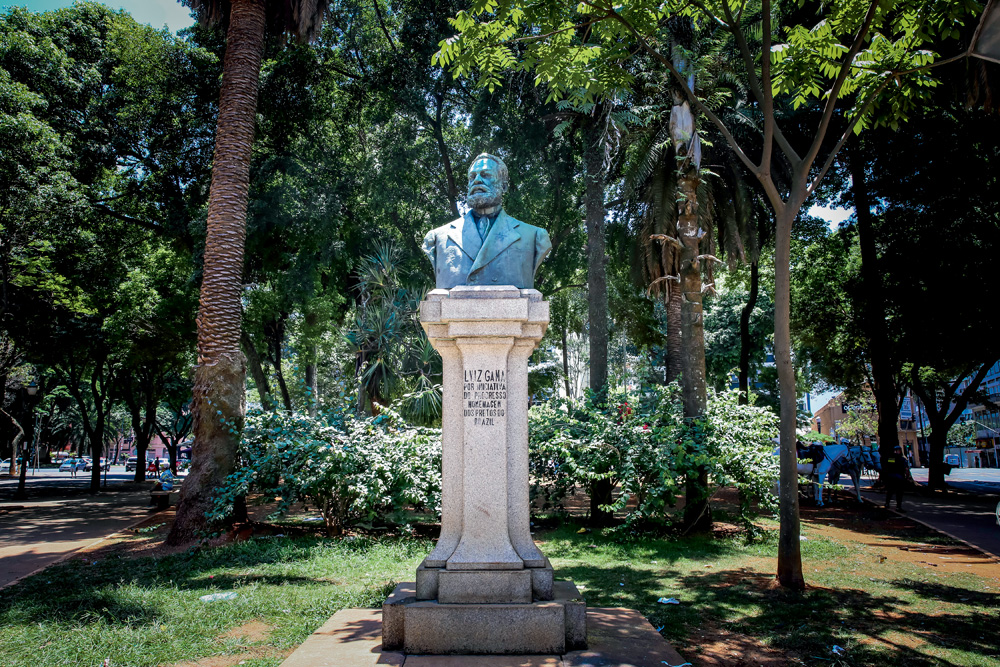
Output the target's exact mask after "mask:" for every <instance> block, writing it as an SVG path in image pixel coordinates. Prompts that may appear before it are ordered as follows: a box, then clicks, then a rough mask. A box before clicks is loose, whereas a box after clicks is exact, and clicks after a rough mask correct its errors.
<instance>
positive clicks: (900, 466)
mask: <svg viewBox="0 0 1000 667" xmlns="http://www.w3.org/2000/svg"><path fill="white" fill-rule="evenodd" d="M882 472H883V474H884V475H885V508H886V509H889V503H890V502H892V497H893V496H896V509H897V510H898V511H900V512H903V511H905V510H904V509H903V491H904V490H905V489H906V484H907V482H909V481H910V479H911V478H910V467H909V466H908V465H907V462H906V457H905V456H903V448H902V447H900V446H899V445H896V446H895V447H894V448H893V450H892V455H891V456H887V457H885V460H884V461H883V462H882Z"/></svg>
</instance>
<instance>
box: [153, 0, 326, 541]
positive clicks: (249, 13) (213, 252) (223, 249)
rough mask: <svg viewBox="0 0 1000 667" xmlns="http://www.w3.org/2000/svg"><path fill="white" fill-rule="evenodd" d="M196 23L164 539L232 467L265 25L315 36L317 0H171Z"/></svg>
mask: <svg viewBox="0 0 1000 667" xmlns="http://www.w3.org/2000/svg"><path fill="white" fill-rule="evenodd" d="M181 1H182V3H183V4H184V5H186V6H188V7H191V8H192V9H194V10H196V11H197V12H198V16H199V19H200V20H201V21H202V22H203V23H208V24H214V25H220V26H222V27H223V28H224V29H225V30H226V54H225V57H224V59H223V63H222V90H221V93H220V95H219V120H218V123H217V125H216V130H215V157H214V162H213V166H212V185H211V189H210V191H209V197H208V230H207V237H206V240H205V262H204V274H203V278H202V286H201V300H200V307H199V312H198V367H197V370H196V371H195V383H194V402H193V408H192V412H193V414H194V439H195V445H194V451H193V453H192V467H191V472H190V474H189V475H188V478H187V480H186V481H185V482H184V486H183V487H182V491H181V499H180V503H179V504H178V507H177V518H176V520H175V521H174V525H173V528H172V529H171V531H170V535H169V536H168V538H167V541H168V543H170V544H181V543H184V542H188V541H190V540H193V539H195V538H196V537H197V534H198V532H199V531H200V529H202V528H203V527H204V525H205V520H206V519H205V513H206V512H207V511H208V510H209V509H210V508H211V503H212V498H211V496H212V492H213V490H214V489H217V488H218V487H219V486H221V484H222V482H223V480H224V479H225V478H226V476H227V475H229V474H230V473H231V472H232V471H233V467H234V465H235V460H236V447H237V444H238V443H239V434H240V431H241V430H242V428H243V417H244V410H245V407H246V406H245V400H244V380H245V377H246V363H245V361H244V358H243V352H242V351H241V350H240V326H241V320H242V314H241V307H240V293H241V290H242V286H243V249H244V243H245V241H246V212H247V192H248V190H249V183H250V155H251V148H252V146H253V138H254V122H255V118H256V110H257V87H258V80H259V78H260V65H261V60H262V58H263V55H264V41H265V39H266V37H267V36H268V34H271V35H280V34H290V35H293V36H295V37H296V38H298V39H301V40H307V39H311V38H313V37H315V36H316V35H317V34H318V32H319V30H320V28H321V27H322V23H323V16H324V14H325V12H326V5H327V0H215V1H212V0H181Z"/></svg>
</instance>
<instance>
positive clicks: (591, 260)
mask: <svg viewBox="0 0 1000 667" xmlns="http://www.w3.org/2000/svg"><path fill="white" fill-rule="evenodd" d="M595 113H599V112H595ZM585 135H586V142H587V146H586V149H585V153H584V162H585V166H586V189H585V192H584V203H585V207H586V217H587V315H588V319H589V339H590V389H591V391H593V392H594V394H595V395H596V396H597V397H598V400H601V401H602V402H603V401H604V400H605V398H606V396H607V384H608V277H607V257H606V255H605V245H604V215H605V210H604V147H603V136H602V128H601V125H600V120H599V117H591V118H590V119H588V121H587V125H586V133H585ZM612 493H613V491H612V487H611V481H610V480H606V479H602V480H597V481H595V482H594V483H593V485H592V488H591V493H590V520H591V523H592V524H593V525H595V526H604V525H607V524H609V523H610V522H611V521H612V519H613V518H614V517H613V516H612V515H611V513H610V512H605V511H604V510H602V509H601V508H600V505H602V504H610V503H611V502H612Z"/></svg>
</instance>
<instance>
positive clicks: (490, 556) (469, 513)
mask: <svg viewBox="0 0 1000 667" xmlns="http://www.w3.org/2000/svg"><path fill="white" fill-rule="evenodd" d="M548 319H549V309H548V303H546V302H545V301H543V300H542V298H541V294H540V293H539V292H537V291H536V290H519V289H516V288H513V287H503V286H501V287H456V288H453V289H451V290H434V291H432V292H431V293H430V294H428V295H427V299H426V300H425V301H423V302H422V303H421V304H420V321H421V324H422V325H423V327H424V330H425V331H426V332H427V336H428V338H429V339H430V341H431V344H432V345H434V347H435V348H436V349H437V350H438V351H439V352H440V353H441V357H442V360H443V363H444V387H443V396H442V403H443V411H442V447H443V452H442V459H443V461H442V474H443V481H442V523H441V537H440V539H439V540H438V543H437V545H436V546H435V548H434V550H433V551H432V552H431V554H430V555H429V556H428V557H427V559H426V560H425V561H424V566H425V567H426V568H438V567H446V568H447V569H448V570H489V569H522V568H524V567H529V568H532V567H534V568H537V567H545V566H546V562H545V557H544V556H543V555H542V554H541V552H540V551H539V550H538V548H537V547H536V546H535V544H534V542H533V541H532V539H531V534H530V523H529V513H528V358H529V357H530V356H531V352H532V350H534V349H535V346H536V345H537V344H538V341H539V340H541V338H542V336H543V335H544V333H545V328H546V327H547V326H548Z"/></svg>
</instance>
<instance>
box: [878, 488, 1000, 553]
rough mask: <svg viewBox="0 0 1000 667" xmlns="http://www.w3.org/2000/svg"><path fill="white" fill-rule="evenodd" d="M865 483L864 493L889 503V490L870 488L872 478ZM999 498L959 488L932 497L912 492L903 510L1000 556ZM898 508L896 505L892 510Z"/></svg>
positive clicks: (917, 518)
mask: <svg viewBox="0 0 1000 667" xmlns="http://www.w3.org/2000/svg"><path fill="white" fill-rule="evenodd" d="M914 472H916V471H914ZM914 477H918V476H917V475H914ZM917 481H918V482H919V481H921V480H920V479H919V478H918V479H917ZM861 484H862V488H861V495H862V496H864V497H865V498H866V499H867V500H870V501H872V502H873V503H876V504H877V505H879V506H882V505H885V493H883V492H878V491H872V490H871V489H870V488H867V485H868V484H871V480H868V479H865V478H862V482H861ZM956 486H958V485H956ZM998 500H1000V498H997V496H995V495H991V494H976V493H962V492H959V491H949V492H948V493H947V494H934V495H928V496H924V495H921V494H920V493H917V492H910V493H907V494H906V495H905V497H904V499H903V509H904V510H906V511H905V515H906V516H908V517H910V518H912V519H916V520H918V521H922V522H923V523H925V524H927V525H928V526H930V527H931V528H934V529H935V530H938V531H941V532H944V533H948V534H949V535H951V536H953V537H957V538H958V539H960V540H964V541H965V542H968V543H969V544H972V545H974V546H976V547H979V548H980V549H982V550H983V551H987V552H989V553H990V554H992V555H993V556H995V557H997V558H1000V526H997V520H996V507H997V501H998ZM895 507H896V506H895V504H893V505H892V509H895Z"/></svg>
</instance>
